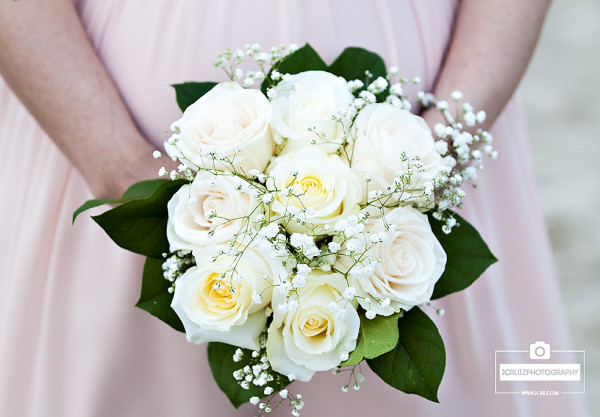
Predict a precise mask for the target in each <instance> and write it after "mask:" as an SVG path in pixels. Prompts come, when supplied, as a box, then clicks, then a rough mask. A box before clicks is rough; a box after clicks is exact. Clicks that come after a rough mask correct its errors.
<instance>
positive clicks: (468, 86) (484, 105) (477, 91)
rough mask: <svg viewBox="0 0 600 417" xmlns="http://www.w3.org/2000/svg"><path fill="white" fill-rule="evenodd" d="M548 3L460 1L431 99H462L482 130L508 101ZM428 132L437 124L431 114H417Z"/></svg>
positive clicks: (436, 114)
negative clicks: (480, 113) (481, 113)
mask: <svg viewBox="0 0 600 417" xmlns="http://www.w3.org/2000/svg"><path fill="white" fill-rule="evenodd" d="M549 3H550V0H528V1H522V0H485V1H481V0H462V1H461V2H460V4H459V8H458V11H457V13H458V14H457V19H456V25H455V28H454V34H453V36H452V40H451V42H450V47H449V50H448V55H447V57H446V60H445V62H444V65H443V67H442V70H441V71H440V75H439V77H438V80H437V83H436V86H435V89H434V94H435V96H436V98H437V99H438V100H448V101H449V102H450V101H451V100H450V93H451V92H452V91H453V90H460V91H461V92H462V93H464V97H465V100H467V101H469V102H470V103H471V104H472V105H473V107H475V109H478V110H485V112H486V114H487V118H486V121H485V122H484V123H483V124H481V125H479V126H480V127H482V128H483V129H485V130H488V129H489V128H490V127H491V126H492V125H493V123H494V121H495V120H496V118H497V117H498V115H499V114H500V112H501V111H502V109H503V108H504V106H505V105H506V103H507V102H508V100H509V99H510V98H511V96H512V95H513V93H514V91H515V89H516V87H517V85H518V84H519V81H520V80H521V77H522V76H523V73H524V72H525V69H526V68H527V64H528V63H529V60H530V59H531V55H532V53H533V50H534V48H535V45H536V43H537V40H538V37H539V34H540V31H541V28H542V24H543V22H544V17H545V16H546V11H547V9H548V5H549ZM423 117H424V118H425V120H426V121H427V122H428V124H429V125H430V126H432V127H433V126H434V125H435V124H436V123H439V122H442V121H443V118H442V116H441V115H440V113H439V111H437V110H436V109H428V110H426V111H424V112H423Z"/></svg>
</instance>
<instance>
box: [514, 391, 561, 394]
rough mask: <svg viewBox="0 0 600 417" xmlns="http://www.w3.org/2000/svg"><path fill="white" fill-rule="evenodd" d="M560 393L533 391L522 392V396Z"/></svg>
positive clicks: (555, 392)
mask: <svg viewBox="0 0 600 417" xmlns="http://www.w3.org/2000/svg"><path fill="white" fill-rule="evenodd" d="M559 394H560V392H558V391H552V390H551V391H544V390H531V391H521V395H559Z"/></svg>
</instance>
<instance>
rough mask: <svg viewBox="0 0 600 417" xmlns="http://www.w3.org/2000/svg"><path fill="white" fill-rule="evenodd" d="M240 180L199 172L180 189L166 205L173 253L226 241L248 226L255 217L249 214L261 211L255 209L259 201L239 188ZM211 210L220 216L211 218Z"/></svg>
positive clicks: (168, 234) (168, 230) (168, 236)
mask: <svg viewBox="0 0 600 417" xmlns="http://www.w3.org/2000/svg"><path fill="white" fill-rule="evenodd" d="M238 183H239V179H238V178H237V177H233V176H228V175H214V174H211V173H209V172H206V171H200V172H198V173H197V174H196V178H194V181H193V182H192V183H191V184H189V185H188V184H186V185H183V186H182V187H181V188H180V189H179V190H177V192H176V193H175V194H174V195H173V197H172V198H171V200H170V201H169V203H168V205H167V208H168V212H169V220H168V223H167V238H168V240H169V244H170V250H171V252H174V251H176V250H196V249H198V248H202V247H206V246H209V245H214V244H219V243H225V242H227V241H229V240H231V239H233V238H234V235H235V234H236V233H239V232H240V231H242V230H243V229H244V227H246V226H248V224H247V223H248V221H249V220H252V218H250V219H248V218H247V217H246V216H249V215H250V214H251V213H252V212H253V211H255V213H253V214H252V217H254V216H255V215H257V214H259V213H258V212H257V211H256V210H255V209H256V207H257V206H258V205H259V202H258V201H257V200H256V199H255V198H253V197H252V196H250V195H249V194H248V193H242V192H241V191H240V190H238V189H237V188H238V187H236V185H237V184H238ZM190 199H191V200H190ZM212 212H216V214H217V215H218V217H212V215H211V213H212ZM224 219H233V220H231V221H227V220H224ZM211 230H212V231H213V235H212V236H210V235H209V232H210V231H211Z"/></svg>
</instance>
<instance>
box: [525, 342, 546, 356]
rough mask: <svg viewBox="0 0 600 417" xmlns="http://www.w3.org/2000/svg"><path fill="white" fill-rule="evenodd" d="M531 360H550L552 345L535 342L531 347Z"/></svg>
mask: <svg viewBox="0 0 600 417" xmlns="http://www.w3.org/2000/svg"><path fill="white" fill-rule="evenodd" d="M529 359H550V345H549V344H548V343H544V342H535V343H532V344H531V345H529Z"/></svg>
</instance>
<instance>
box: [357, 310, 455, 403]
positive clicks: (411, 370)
mask: <svg viewBox="0 0 600 417" xmlns="http://www.w3.org/2000/svg"><path fill="white" fill-rule="evenodd" d="M367 363H368V364H369V367H370V368H371V369H372V370H373V371H374V372H375V373H376V374H377V375H379V377H380V378H381V379H382V380H384V381H385V382H386V383H388V384H389V385H391V386H392V387H394V388H396V389H399V390H400V391H403V392H405V393H407V394H417V395H420V396H421V397H423V398H427V399H428V400H430V401H435V402H439V401H438V398H437V391H438V388H439V386H440V383H441V382H442V377H443V376H444V369H445V367H446V350H445V349H444V342H443V340H442V337H441V336H440V334H439V332H438V330H437V327H436V326H435V324H434V323H433V322H432V321H431V319H430V318H429V317H428V316H427V314H425V313H423V311H421V309H419V308H418V307H413V308H412V309H410V310H409V311H408V312H406V313H404V316H403V317H401V318H400V319H399V320H398V345H397V346H396V348H395V349H394V350H392V351H390V352H388V353H386V354H384V355H381V356H379V357H378V358H375V359H368V360H367Z"/></svg>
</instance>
